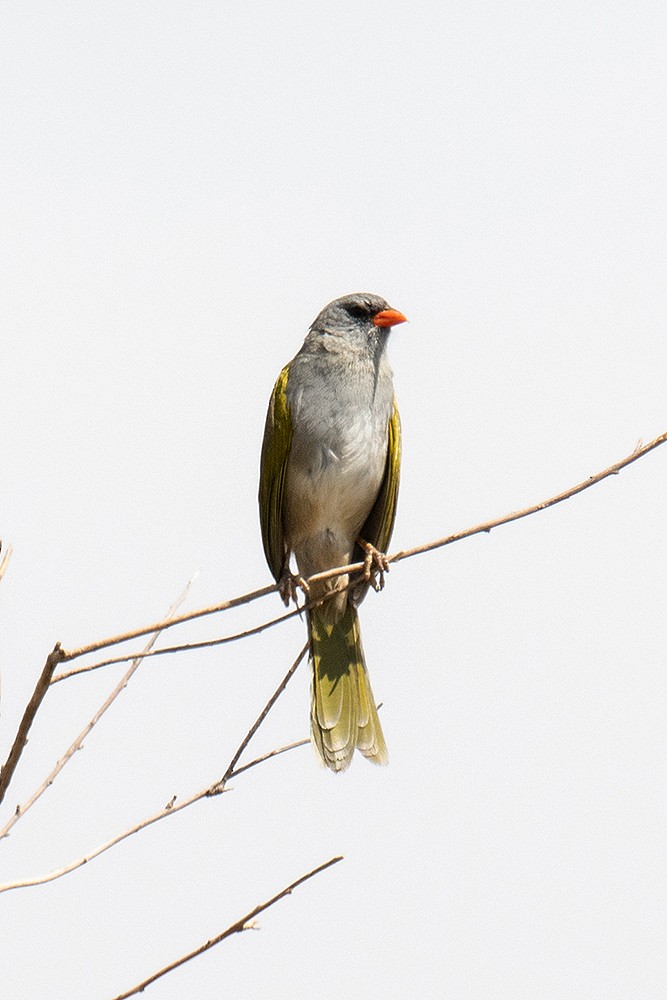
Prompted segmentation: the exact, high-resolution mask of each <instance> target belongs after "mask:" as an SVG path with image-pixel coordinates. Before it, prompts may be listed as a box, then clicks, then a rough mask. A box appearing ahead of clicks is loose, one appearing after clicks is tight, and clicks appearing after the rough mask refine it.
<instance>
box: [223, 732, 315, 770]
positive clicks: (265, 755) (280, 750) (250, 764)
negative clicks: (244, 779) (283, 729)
mask: <svg viewBox="0 0 667 1000" xmlns="http://www.w3.org/2000/svg"><path fill="white" fill-rule="evenodd" d="M309 745H310V737H308V736H307V737H306V738H305V739H303V740H297V741H296V742H295V743H287V744H286V745H285V746H284V747H277V748H276V749H275V750H269V752H268V753H263V754H262V756H261V757H255V759H254V760H251V761H249V762H248V763H247V764H242V765H241V767H235V768H234V773H233V774H232V777H233V778H236V777H238V775H239V774H243V772H244V771H249V770H250V768H251V767H255V766H256V765H257V764H263V763H264V761H265V760H270V759H271V757H278V756H279V755H280V754H281V753H287V752H288V751H289V750H296V749H297V747H306V746H309Z"/></svg>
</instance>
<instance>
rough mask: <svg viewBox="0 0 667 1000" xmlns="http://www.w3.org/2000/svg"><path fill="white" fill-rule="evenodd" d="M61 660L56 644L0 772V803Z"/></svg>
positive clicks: (48, 657)
mask: <svg viewBox="0 0 667 1000" xmlns="http://www.w3.org/2000/svg"><path fill="white" fill-rule="evenodd" d="M62 660H63V651H62V649H61V648H60V643H59V642H57V643H56V644H55V646H54V647H53V649H52V650H51V652H50V653H49V655H48V656H47V658H46V663H45V664H44V668H43V670H42V672H41V674H40V676H39V680H38V681H37V684H36V686H35V690H34V691H33V693H32V698H31V699H30V701H29V702H28V704H27V705H26V709H25V712H24V713H23V718H22V719H21V723H20V725H19V728H18V732H17V733H16V737H15V739H14V743H13V745H12V748H11V750H10V751H9V756H8V758H7V761H6V763H5V764H4V766H3V768H2V771H1V772H0V802H2V800H3V799H4V797H5V795H6V793H7V789H8V788H9V783H10V781H11V780H12V778H13V776H14V771H15V770H16V765H17V764H18V762H19V760H20V759H21V754H22V753H23V751H24V749H25V747H26V744H27V742H28V733H29V732H30V727H31V726H32V724H33V721H34V718H35V716H36V715H37V711H38V709H39V706H40V705H41V704H42V702H43V701H44V696H45V695H46V692H47V691H48V690H49V685H50V683H51V678H52V677H53V671H54V670H55V669H56V667H57V666H58V664H59V663H62Z"/></svg>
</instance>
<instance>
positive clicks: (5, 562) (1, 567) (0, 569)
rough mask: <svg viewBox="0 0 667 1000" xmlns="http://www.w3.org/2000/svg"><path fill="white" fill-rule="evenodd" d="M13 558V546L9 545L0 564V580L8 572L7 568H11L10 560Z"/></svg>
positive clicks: (0, 544)
mask: <svg viewBox="0 0 667 1000" xmlns="http://www.w3.org/2000/svg"><path fill="white" fill-rule="evenodd" d="M0 552H2V542H0ZM11 557H12V547H11V545H8V546H7V548H6V550H5V554H4V556H3V557H2V562H0V580H2V578H3V576H4V575H5V573H6V572H7V567H8V566H9V560H10V559H11Z"/></svg>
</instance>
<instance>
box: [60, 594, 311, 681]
mask: <svg viewBox="0 0 667 1000" xmlns="http://www.w3.org/2000/svg"><path fill="white" fill-rule="evenodd" d="M303 610H304V608H302V607H298V608H296V609H295V610H294V611H288V612H286V613H285V614H284V615H279V616H278V617H277V618H271V619H269V621H266V622H262V623H261V625H254V626H253V627H252V628H249V629H246V630H245V631H244V632H235V633H234V634H233V635H224V636H222V637H221V638H218V639H203V640H202V641H201V642H185V643H182V644H181V645H180V646H163V647H162V649H153V650H149V651H146V650H144V651H143V652H141V653H127V654H126V655H124V656H112V657H109V659H107V660H100V661H99V662H98V663H90V664H87V665H86V666H83V667H74V668H73V669H72V670H65V671H63V672H62V673H61V674H58V675H57V676H56V677H54V678H53V679H52V681H51V683H52V684H57V683H58V681H65V680H67V679H68V678H69V677H75V676H76V674H87V673H90V671H91V670H99V669H100V667H108V666H110V665H111V664H113V663H126V662H127V661H128V660H134V659H144V658H146V657H149V656H163V655H164V654H165V653H186V652H189V651H190V650H192V649H206V648H208V647H209V646H224V645H225V644H226V643H228V642H236V641H237V640H238V639H247V638H248V636H251V635H259V634H260V632H264V630H265V629H267V628H271V627H272V626H273V625H278V624H279V623H280V622H284V621H287V619H288V618H295V617H297V615H301V614H302V612H303Z"/></svg>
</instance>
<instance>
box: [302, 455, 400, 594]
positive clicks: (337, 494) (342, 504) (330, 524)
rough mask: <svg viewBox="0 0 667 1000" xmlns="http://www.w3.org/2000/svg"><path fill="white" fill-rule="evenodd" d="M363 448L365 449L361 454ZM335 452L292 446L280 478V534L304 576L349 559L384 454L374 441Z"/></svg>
mask: <svg viewBox="0 0 667 1000" xmlns="http://www.w3.org/2000/svg"><path fill="white" fill-rule="evenodd" d="M363 452H365V453H366V454H363ZM371 454H372V455H373V458H372V459H369V449H357V450H356V452H355V451H348V452H347V453H345V452H343V454H342V455H340V456H339V455H337V454H335V453H334V452H333V450H331V449H329V448H327V447H326V446H325V445H320V446H318V447H317V448H313V449H299V448H298V447H297V448H296V449H295V450H293V452H292V455H291V456H290V464H289V468H288V472H287V480H286V483H285V501H286V502H285V504H284V510H285V511H286V512H289V514H288V516H287V517H286V519H285V535H286V539H287V542H288V545H289V548H290V549H291V550H292V551H293V552H294V554H295V556H296V560H297V564H298V566H299V571H300V573H301V574H302V575H304V576H310V575H311V574H313V573H318V572H321V571H323V570H325V569H330V568H331V567H332V566H340V565H342V564H344V563H346V562H349V560H350V557H351V554H352V548H353V546H354V543H355V541H356V540H357V537H358V535H359V532H360V530H361V528H362V526H363V524H364V521H365V520H366V518H367V517H368V514H369V513H370V510H371V508H372V507H373V504H374V502H375V498H376V497H377V494H378V490H379V488H380V483H381V482H382V475H383V471H384V463H385V456H384V455H383V454H382V451H381V449H378V448H377V446H376V447H375V448H374V449H372V450H371Z"/></svg>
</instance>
